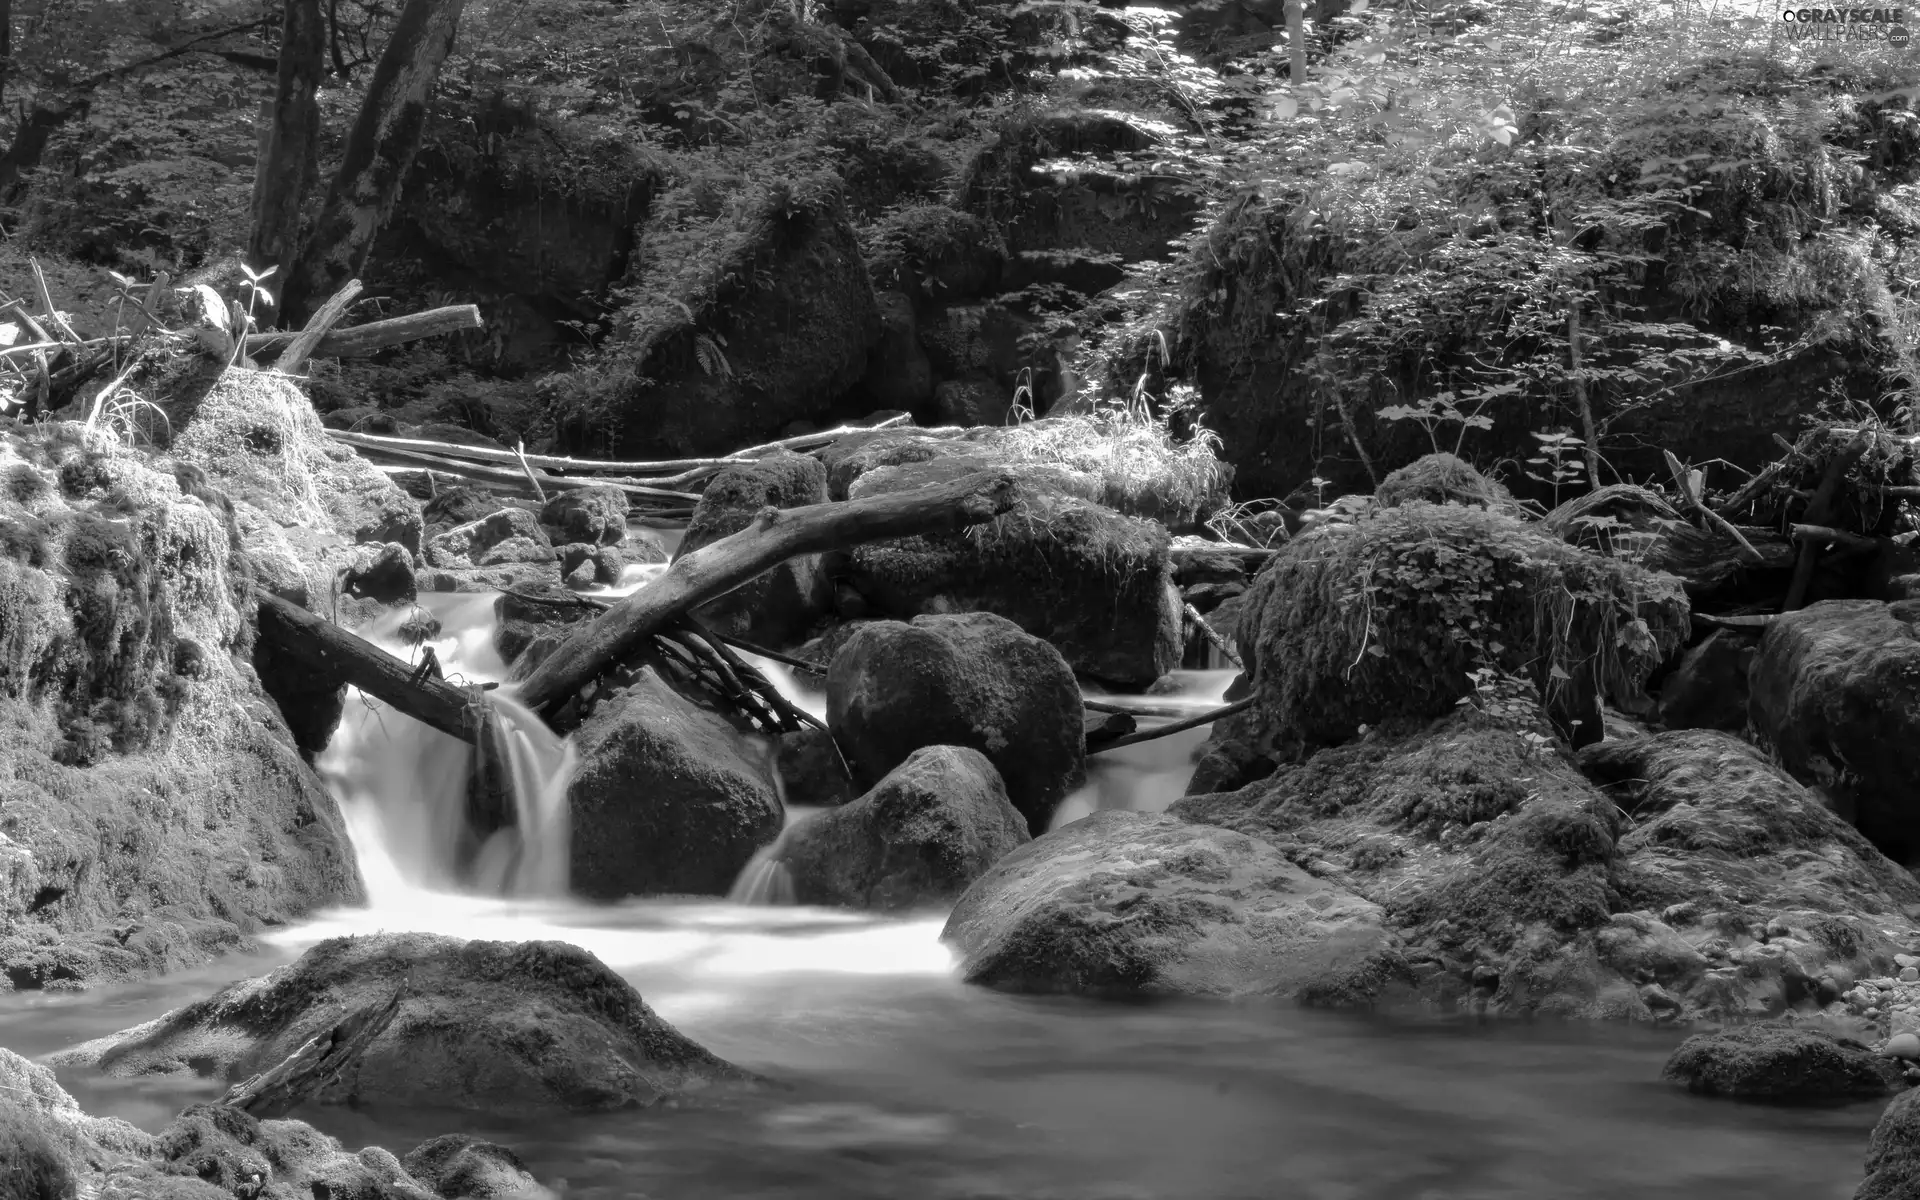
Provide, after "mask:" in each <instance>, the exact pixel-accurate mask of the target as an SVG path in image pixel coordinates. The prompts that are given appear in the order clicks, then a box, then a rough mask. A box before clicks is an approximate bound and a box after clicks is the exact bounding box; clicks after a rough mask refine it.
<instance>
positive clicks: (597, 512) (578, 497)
mask: <svg viewBox="0 0 1920 1200" xmlns="http://www.w3.org/2000/svg"><path fill="white" fill-rule="evenodd" d="M540 524H541V526H542V527H543V528H545V530H546V531H547V536H548V538H549V539H550V540H551V541H552V542H553V543H554V544H555V545H563V544H565V543H567V542H586V543H588V544H590V545H595V546H613V545H618V544H619V543H620V541H621V540H622V539H624V538H625V537H626V536H627V493H626V492H624V491H622V490H621V489H620V488H617V487H615V486H613V485H612V484H606V483H602V484H594V485H593V486H591V487H583V488H569V489H568V490H567V491H564V492H560V493H559V494H557V495H555V496H554V497H553V498H552V499H551V500H548V501H547V502H546V504H545V505H543V506H542V507H541V509H540Z"/></svg>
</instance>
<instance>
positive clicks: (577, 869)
mask: <svg viewBox="0 0 1920 1200" xmlns="http://www.w3.org/2000/svg"><path fill="white" fill-rule="evenodd" d="M574 744H575V745H576V746H577V747H578V748H579V754H580V767H579V770H578V771H577V772H576V773H575V775H574V777H573V783H572V785H571V787H569V789H568V792H567V795H568V798H569V802H570V803H571V805H572V808H573V853H572V883H573V888H574V890H575V891H577V892H579V893H580V894H581V895H583V896H587V897H591V898H593V899H599V900H614V899H619V898H620V897H623V896H648V895H659V894H663V893H681V894H693V895H702V896H724V895H726V894H727V891H728V889H729V888H731V887H732V886H733V881H734V879H735V878H736V877H737V876H738V875H739V874H740V872H741V870H742V869H744V868H745V867H746V865H747V863H748V862H749V861H750V860H751V859H752V858H753V855H754V853H755V852H756V851H758V850H759V849H760V848H761V847H762V846H766V845H768V844H770V843H771V842H772V841H773V840H774V838H776V837H778V836H779V834H780V830H781V826H782V825H783V823H784V814H783V812H782V809H781V804H780V798H779V795H778V793H777V792H776V790H775V786H774V780H773V775H772V762H771V755H770V754H769V752H768V751H767V750H766V749H765V748H763V747H762V746H760V745H758V744H756V743H755V742H754V741H753V740H751V739H750V738H749V737H748V736H747V735H745V734H743V733H741V732H740V731H739V730H737V729H735V728H734V727H733V726H732V725H731V724H729V723H728V722H727V720H726V718H724V717H722V716H720V715H719V714H717V713H714V712H712V711H709V710H708V709H705V708H701V707H700V706H698V705H696V704H695V703H693V702H692V701H691V700H688V699H686V698H685V697H683V696H682V695H680V693H678V692H676V691H675V690H674V689H673V688H671V687H669V686H668V685H667V684H666V683H665V682H664V681H663V680H662V679H661V678H660V676H659V675H658V674H657V673H656V672H655V671H654V670H653V668H651V667H648V668H646V669H645V670H643V671H641V673H640V674H639V676H638V677H637V678H636V679H635V680H634V682H633V684H632V686H630V687H628V688H626V689H624V690H622V691H620V692H618V693H616V694H615V695H614V696H613V697H612V698H611V699H608V700H606V701H604V702H602V703H601V704H600V705H599V706H598V707H596V708H595V709H594V711H593V713H592V715H591V716H589V717H588V719H587V721H586V723H585V724H583V725H582V726H581V727H580V729H579V731H578V732H577V733H575V734H574Z"/></svg>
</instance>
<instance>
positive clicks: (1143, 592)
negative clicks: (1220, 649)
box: [848, 458, 1182, 686]
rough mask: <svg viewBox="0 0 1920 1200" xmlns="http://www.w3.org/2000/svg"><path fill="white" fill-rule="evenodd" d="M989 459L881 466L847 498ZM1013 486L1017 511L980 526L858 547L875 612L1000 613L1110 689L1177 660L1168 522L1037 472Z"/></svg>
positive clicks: (860, 571) (855, 556) (854, 574)
mask: <svg viewBox="0 0 1920 1200" xmlns="http://www.w3.org/2000/svg"><path fill="white" fill-rule="evenodd" d="M984 465H985V464H984V461H981V462H975V461H973V460H969V459H961V458H957V459H951V460H947V461H944V462H943V461H941V460H931V461H929V462H927V463H924V464H915V465H910V466H900V467H885V468H876V469H874V470H872V471H869V472H868V473H867V474H865V475H863V476H862V477H861V478H860V479H859V480H858V481H857V482H856V483H854V484H853V485H852V486H851V488H850V489H849V493H848V494H849V495H850V496H853V497H858V496H869V495H880V494H884V493H888V492H894V491H900V490H906V489H911V488H914V487H920V486H924V485H925V484H927V483H931V482H936V481H938V480H940V479H943V478H948V477H951V476H953V475H956V474H965V473H968V472H970V471H972V470H978V469H981V468H982V467H983V466H984ZM1029 474H1030V475H1031V474H1032V473H1029ZM1020 491H1021V499H1020V502H1019V504H1018V505H1017V507H1016V508H1015V509H1014V510H1013V511H1012V512H1009V513H1007V514H1005V515H1003V516H1000V517H996V518H995V519H994V520H993V521H991V522H989V523H988V524H986V525H983V526H979V527H977V528H974V529H969V530H964V531H960V532H956V533H945V534H934V535H929V536H925V537H913V538H901V539H898V540H895V541H888V542H871V543H867V544H865V545H861V546H856V547H854V549H853V550H852V552H851V553H850V555H849V575H850V578H851V580H852V582H853V584H854V586H855V587H856V588H858V589H859V591H860V592H861V593H862V594H863V595H864V596H865V597H866V598H867V599H868V601H869V602H870V603H871V604H872V606H873V608H874V610H875V611H876V612H877V613H879V614H881V615H885V616H891V617H895V618H898V619H902V620H904V619H908V618H911V617H915V616H919V615H922V614H927V613H942V612H974V611H978V612H993V613H998V614H1000V615H1002V616H1004V617H1006V618H1008V619H1009V620H1011V621H1013V622H1014V623H1015V624H1017V625H1019V626H1020V627H1021V628H1022V629H1024V630H1026V631H1027V632H1028V633H1031V634H1033V635H1034V636H1035V637H1039V638H1044V639H1046V640H1047V641H1049V642H1051V643H1053V645H1054V646H1055V647H1057V648H1058V649H1059V651H1060V653H1061V654H1062V655H1064V656H1065V658H1066V660H1067V662H1068V663H1070V664H1072V666H1073V668H1074V670H1076V671H1078V672H1080V673H1081V674H1084V675H1088V676H1091V677H1092V678H1094V679H1097V680H1100V681H1101V682H1103V683H1109V684H1113V685H1115V686H1140V685H1145V684H1147V683H1151V682H1152V681H1153V680H1155V679H1158V678H1159V677H1160V676H1162V675H1164V674H1166V673H1167V672H1168V671H1171V670H1173V669H1174V668H1175V667H1177V666H1179V664H1180V651H1181V648H1182V640H1181V608H1180V597H1179V593H1178V591H1176V590H1175V588H1174V586H1173V572H1172V562H1171V559H1170V556H1169V553H1168V551H1169V547H1170V544H1171V539H1170V538H1169V536H1168V534H1167V531H1166V529H1165V528H1163V527H1162V526H1160V525H1159V524H1157V523H1155V522H1152V521H1146V520H1141V519H1139V518H1135V517H1126V516H1122V515H1120V514H1119V513H1117V512H1115V511H1113V510H1112V509H1110V508H1106V507H1105V506H1103V505H1099V504H1095V503H1092V502H1091V501H1087V500H1082V499H1080V498H1078V497H1075V496H1070V495H1065V494H1062V493H1061V492H1059V491H1056V490H1052V488H1051V486H1050V485H1048V484H1046V483H1045V482H1044V481H1043V480H1038V479H1037V478H1030V479H1028V480H1026V481H1024V482H1022V484H1021V487H1020Z"/></svg>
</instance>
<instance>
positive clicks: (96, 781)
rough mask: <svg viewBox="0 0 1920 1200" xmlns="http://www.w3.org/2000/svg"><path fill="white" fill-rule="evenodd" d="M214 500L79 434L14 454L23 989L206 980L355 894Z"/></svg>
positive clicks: (211, 493)
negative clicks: (202, 975)
mask: <svg viewBox="0 0 1920 1200" xmlns="http://www.w3.org/2000/svg"><path fill="white" fill-rule="evenodd" d="M183 478H184V479H185V480H186V481H187V484H188V488H184V489H183V487H182V486H181V481H182V479H183ZM207 480H208V476H207V475H206V473H204V472H198V471H194V470H191V469H189V470H187V471H185V472H183V473H176V472H174V471H172V470H170V469H168V468H167V465H166V464H164V463H158V462H154V461H152V460H149V459H146V458H145V457H144V456H141V455H137V454H135V453H132V452H129V451H127V450H126V449H124V448H122V447H121V446H120V445H119V444H118V443H115V442H112V441H110V440H108V439H104V438H100V437H98V436H95V437H89V436H88V435H87V434H86V433H85V432H84V431H83V430H82V429H81V428H80V427H79V426H76V425H52V426H42V427H38V428H35V429H32V430H27V431H22V432H19V433H13V434H6V435H3V436H0V762H5V763H6V764H7V766H8V769H7V770H6V771H4V772H0V839H3V840H0V858H3V859H4V862H5V867H4V871H0V914H3V915H4V933H0V970H4V972H5V974H6V976H7V978H8V980H9V981H10V983H11V985H12V986H13V987H14V988H16V989H24V988H36V987H74V986H80V985H83V984H85V983H89V982H93V981H96V980H102V979H113V978H123V977H126V976H129V975H135V974H140V973H144V972H148V971H155V970H161V969H167V968H177V967H181V966H185V965H188V964H191V963H196V962H202V961H205V960H206V959H208V958H210V957H212V956H213V955H215V954H218V953H220V952H222V951H224V950H227V949H231V948H233V947H235V946H236V945H239V944H240V943H241V942H242V941H243V940H244V938H245V937H246V936H247V935H248V934H251V933H253V932H255V931H256V930H258V929H260V928H261V927H262V926H264V925H267V924H279V923H283V922H286V921H289V920H293V919H296V918H298V917H299V916H301V915H302V914H304V913H306V912H308V911H311V910H312V909H314V908H317V907H321V906H324V905H328V904H335V903H340V902H342V901H346V900H350V899H352V898H354V897H355V896H357V894H358V889H359V883H358V879H357V875H356V873H355V871H354V867H353V861H352V854H351V850H350V848H349V845H348V843H347V840H346V836H345V830H344V828H343V826H342V824H341V822H340V818H339V815H338V813H337V812H336V810H335V807H334V803H333V800H332V798H331V797H329V796H328V795H327V793H326V790H325V789H324V788H323V787H322V786H321V783H320V780H319V779H318V778H317V777H316V776H315V775H314V774H313V772H312V770H311V769H310V768H309V767H308V766H307V765H306V764H305V763H304V762H303V761H302V760H301V757H300V754H299V751H298V749H297V748H296V746H295V744H294V741H293V739H292V737H291V735H290V734H289V732H288V730H287V727H286V725H285V723H284V722H283V721H282V720H281V718H280V715H279V713H278V712H276V711H275V708H274V705H273V704H272V703H271V701H269V699H268V698H267V696H266V694H265V693H264V692H263V690H262V688H261V683H260V680H259V679H258V678H257V677H256V676H255V674H254V672H253V670H252V669H251V668H250V667H249V666H248V665H247V660H248V656H249V654H250V652H251V650H252V647H253V642H254V635H253V626H252V622H251V616H252V610H253V601H252V595H251V579H252V572H251V564H250V563H249V562H248V560H247V557H246V555H245V553H244V547H243V543H242V542H241V540H240V535H239V529H238V525H237V523H236V522H235V521H234V519H233V515H232V513H231V511H230V510H229V509H228V507H227V506H226V505H225V504H224V503H223V501H224V497H223V496H222V495H221V494H220V493H219V492H217V491H216V490H214V489H213V488H212V487H211V485H210V484H209V483H208V482H207ZM189 489H190V490H189Z"/></svg>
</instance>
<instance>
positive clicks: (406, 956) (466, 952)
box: [49, 933, 751, 1117]
mask: <svg viewBox="0 0 1920 1200" xmlns="http://www.w3.org/2000/svg"><path fill="white" fill-rule="evenodd" d="M401 985H404V986H405V988H406V991H405V995H404V998H403V999H402V1001H401V1004H400V1011H399V1013H398V1015H396V1016H395V1018H394V1020H393V1023H392V1024H391V1025H389V1026H388V1027H387V1029H386V1030H385V1031H383V1032H382V1033H381V1034H380V1035H379V1036H378V1037H376V1038H375V1039H374V1040H373V1042H372V1044H371V1045H370V1046H369V1047H368V1048H367V1050H366V1052H365V1053H364V1054H363V1055H362V1056H361V1057H360V1058H359V1059H358V1060H356V1061H355V1062H354V1063H353V1064H351V1065H350V1066H349V1067H348V1068H347V1069H346V1071H345V1072H344V1073H343V1074H342V1075H341V1076H340V1078H338V1079H337V1080H335V1081H333V1082H332V1083H330V1084H328V1085H327V1086H326V1087H324V1088H322V1089H321V1090H320V1092H319V1093H317V1095H316V1096H315V1102H317V1103H321V1104H345V1103H349V1102H350V1101H352V1100H358V1101H365V1102H368V1103H372V1104H382V1103H385V1104H394V1105H432V1106H434V1107H441V1108H456V1109H463V1110H466V1111H471V1112H484V1113H494V1114H500V1115H509V1116H515V1117H531V1116H535V1115H540V1114H558V1113H567V1112H604V1111H609V1110H613V1109H621V1108H633V1107H649V1106H652V1105H655V1104H660V1103H664V1102H669V1101H671V1100H673V1099H674V1098H676V1097H680V1096H683V1095H686V1094H689V1093H691V1092H695V1091H699V1090H702V1089H705V1088H709V1087H712V1086H714V1085H717V1084H722V1083H729V1082H744V1081H747V1080H749V1079H750V1078H751V1077H750V1076H749V1075H748V1074H747V1073H746V1072H744V1071H742V1070H740V1069H739V1068H737V1067H734V1066H732V1065H730V1064H728V1063H726V1062H723V1061H722V1060H720V1059H718V1058H716V1057H714V1056H713V1055H712V1054H710V1053H708V1052H707V1051H706V1050H704V1049H702V1048H701V1047H700V1046H698V1045H696V1044H694V1043H693V1042H692V1041H689V1040H688V1039H687V1038H686V1037H684V1036H683V1035H681V1034H680V1033H679V1031H677V1030H675V1029H674V1028H673V1027H672V1026H671V1025H669V1024H667V1023H666V1022H665V1021H663V1020H661V1019H660V1017H659V1016H657V1015H656V1014H655V1013H654V1012H653V1010H652V1009H651V1008H649V1007H648V1006H647V1004H646V1002H645V1001H644V1000H642V999H641V997H640V994H639V993H638V992H636V991H635V990H634V989H633V986H632V985H631V984H629V983H627V982H626V981H625V980H624V979H622V978H620V976H618V975H616V974H614V972H613V971H611V970H609V969H608V968H607V967H606V966H605V965H604V964H603V963H601V962H600V960H598V959H596V958H594V957H593V956H592V955H591V954H588V953H587V952H586V951H585V950H582V949H580V948H579V947H577V946H571V945H567V944H566V943H563V942H484V941H466V940H463V939H460V938H452V937H443V936H439V935H435V934H418V933H405V934H387V933H382V934H373V935H368V936H362V937H351V938H333V939H331V940H329V941H325V942H322V943H320V944H319V945H317V946H315V947H313V948H312V949H311V950H308V951H307V952H306V953H305V954H303V955H301V956H300V958H299V959H298V960H296V961H295V962H293V963H291V964H289V965H288V966H285V967H282V968H280V969H279V970H277V971H274V972H273V973H271V974H269V975H267V976H264V977H262V978H259V979H252V980H247V981H244V982H241V983H237V984H233V985H232V986H230V987H227V988H225V989H223V990H221V991H220V992H218V993H216V994H215V995H213V996H211V997H209V998H208V999H206V1000H202V1001H198V1002H196V1003H194V1004H189V1005H187V1006H185V1007H183V1008H178V1009H175V1010H173V1011H172V1012H170V1013H167V1014H166V1015H165V1016H162V1017H160V1018H158V1019H156V1020H153V1021H149V1022H148V1023H146V1024H145V1025H141V1026H137V1027H135V1028H133V1029H129V1030H126V1031H124V1032H121V1033H118V1034H111V1035H109V1036H107V1037H104V1038H100V1039H97V1040H95V1041H92V1042H87V1043H85V1044H83V1045H80V1046H76V1047H73V1048H72V1049H69V1050H63V1051H60V1052H59V1053H57V1054H55V1055H53V1056H52V1057H51V1058H50V1060H49V1061H50V1062H52V1063H53V1065H54V1066H56V1067H87V1068H91V1069H95V1070H99V1071H102V1072H104V1073H106V1074H108V1075H110V1076H114V1077H116V1078H134V1077H143V1076H155V1075H185V1076H192V1075H200V1076H211V1077H213V1078H214V1079H215V1080H216V1081H218V1082H222V1083H227V1084H232V1083H238V1082H240V1081H241V1080H244V1079H246V1078H247V1077H248V1076H249V1075H252V1074H253V1073H255V1072H258V1071H262V1070H265V1069H266V1068H268V1067H270V1066H273V1065H274V1064H276V1063H278V1062H280V1061H281V1060H283V1059H284V1058H286V1057H287V1056H288V1055H290V1054H292V1053H293V1052H294V1051H295V1050H297V1049H298V1048H299V1047H300V1046H301V1045H302V1044H304V1043H305V1042H306V1041H307V1039H309V1038H311V1037H313V1036H315V1035H316V1034H321V1033H324V1032H326V1031H327V1030H329V1029H331V1028H332V1027H333V1025H334V1024H335V1023H337V1022H338V1021H339V1020H340V1019H341V1017H342V1016H344V1015H345V1014H346V1013H347V1012H349V1011H352V1010H354V1009H357V1008H361V1007H364V1006H370V1005H374V1004H379V1003H383V1002H385V1000H386V999H387V998H388V997H389V996H390V995H391V994H392V989H394V988H395V987H398V986H401Z"/></svg>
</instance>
